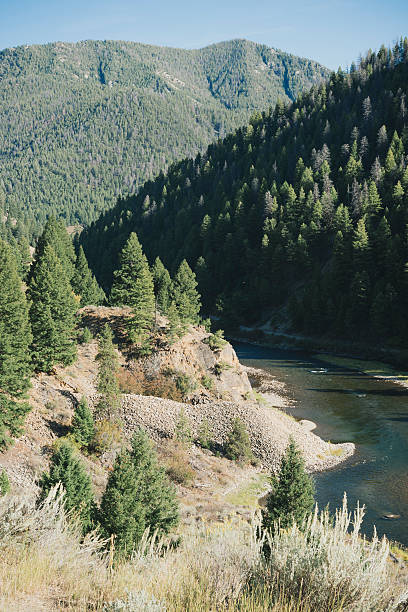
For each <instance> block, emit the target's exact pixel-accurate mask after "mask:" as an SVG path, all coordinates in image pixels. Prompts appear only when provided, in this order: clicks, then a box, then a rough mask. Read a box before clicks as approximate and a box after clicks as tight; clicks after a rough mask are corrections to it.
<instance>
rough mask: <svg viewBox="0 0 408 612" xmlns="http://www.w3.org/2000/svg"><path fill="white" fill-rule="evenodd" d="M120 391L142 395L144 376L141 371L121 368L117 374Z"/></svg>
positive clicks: (144, 383) (144, 382)
mask: <svg viewBox="0 0 408 612" xmlns="http://www.w3.org/2000/svg"><path fill="white" fill-rule="evenodd" d="M117 379H118V384H119V389H120V392H121V393H126V394H134V395H143V393H144V391H145V385H146V378H145V376H144V374H143V373H142V372H131V371H130V370H126V369H125V368H121V369H120V370H119V372H118V375H117Z"/></svg>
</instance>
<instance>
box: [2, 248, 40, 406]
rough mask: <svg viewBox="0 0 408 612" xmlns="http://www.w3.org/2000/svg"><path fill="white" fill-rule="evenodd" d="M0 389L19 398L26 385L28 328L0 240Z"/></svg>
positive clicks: (19, 292)
mask: <svg viewBox="0 0 408 612" xmlns="http://www.w3.org/2000/svg"><path fill="white" fill-rule="evenodd" d="M0 287H1V291H0V389H1V390H2V391H5V392H7V393H10V394H11V395H17V396H18V395H21V394H23V393H24V392H25V391H26V390H27V389H28V387H29V385H30V376H31V374H32V363H31V356H30V350H29V347H30V344H31V342H32V335H31V326H30V321H29V317H28V305H27V301H26V298H25V295H24V292H23V287H22V284H21V280H20V277H19V275H18V272H17V265H16V261H15V258H14V256H13V253H12V250H11V247H10V246H9V245H8V244H7V243H5V242H4V241H3V240H0Z"/></svg>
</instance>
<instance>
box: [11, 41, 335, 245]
mask: <svg viewBox="0 0 408 612" xmlns="http://www.w3.org/2000/svg"><path fill="white" fill-rule="evenodd" d="M327 75H328V71H327V70H326V69H325V68H324V67H322V66H320V65H319V64H317V63H315V62H312V61H309V60H306V59H303V58H299V57H295V56H293V55H289V54H287V53H283V52H281V51H278V50H276V49H272V48H268V47H266V46H263V45H258V44H254V43H251V42H248V41H245V40H233V41H230V42H224V43H219V44H216V45H212V46H210V47H206V48H204V49H200V50H190V51H189V50H182V49H172V48H164V47H154V46H149V45H142V44H138V43H133V42H122V41H117V42H115V41H84V42H80V43H75V44H73V43H65V42H57V43H52V44H48V45H43V46H24V47H17V48H12V49H5V50H3V51H2V52H1V53H0V150H1V173H0V206H1V209H2V210H3V211H4V220H5V221H7V219H8V223H7V222H6V224H5V226H0V229H1V230H2V232H3V235H4V234H6V235H7V233H8V234H10V232H11V231H14V234H17V237H19V235H20V234H21V233H22V231H28V234H29V237H31V236H32V234H34V235H36V234H37V232H38V228H40V227H41V226H42V225H43V223H44V221H45V219H46V218H47V216H48V215H49V214H50V213H54V214H57V215H60V216H61V217H62V218H64V220H65V221H66V224H67V225H70V224H74V225H75V224H78V223H79V224H87V223H89V222H90V221H93V220H95V219H96V218H97V217H98V216H99V214H100V213H101V212H102V211H104V210H106V209H107V208H109V207H110V206H112V204H113V203H114V202H115V200H116V198H117V197H118V196H119V195H126V194H129V193H133V192H134V191H135V190H136V189H137V188H138V187H140V186H141V185H142V184H143V183H144V182H145V181H146V180H147V179H150V178H152V177H154V176H156V175H157V174H158V172H159V171H164V170H165V169H166V168H167V166H168V165H169V164H170V163H171V162H173V161H175V160H177V159H180V158H182V157H184V156H192V155H195V154H196V153H197V152H198V151H200V150H201V151H202V150H204V148H205V147H206V146H207V145H208V144H209V143H210V142H211V141H214V140H216V139H217V138H219V137H221V138H222V137H224V136H225V134H226V133H228V132H230V131H232V130H233V129H235V128H237V127H238V126H239V125H242V124H243V123H245V122H247V121H248V119H249V116H250V115H251V113H252V112H253V111H254V110H255V109H258V108H267V107H268V106H270V105H273V104H275V102H276V99H277V97H278V96H280V97H281V98H282V99H283V100H293V99H294V98H295V97H296V96H297V95H298V94H299V92H301V91H303V90H304V89H307V88H309V87H310V86H311V85H313V84H314V83H316V82H320V81H321V80H322V79H324V78H325V77H327ZM15 220H18V221H21V223H22V225H23V228H22V227H21V226H20V224H19V225H18V226H17V228H15V227H14V225H15Z"/></svg>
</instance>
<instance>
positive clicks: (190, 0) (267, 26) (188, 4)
mask: <svg viewBox="0 0 408 612" xmlns="http://www.w3.org/2000/svg"><path fill="white" fill-rule="evenodd" d="M0 9H1V10H0V16H1V17H0V48H5V47H12V46H17V45H23V44H40V43H46V42H53V41H57V40H63V41H72V42H75V41H78V40H85V39H111V40H132V41H137V42H143V43H151V44H157V45H167V46H173V47H184V48H198V47H204V46H205V45H208V44H210V43H214V42H219V41H221V40H229V39H231V38H247V39H249V40H253V41H256V42H261V43H264V44H266V45H269V46H271V47H277V48H280V49H283V50H285V51H289V52H291V53H295V54H296V55H301V56H304V57H309V58H312V59H315V60H317V61H319V62H321V63H322V64H325V65H326V66H328V67H329V68H333V69H336V68H337V67H338V66H339V65H341V66H342V67H346V66H348V65H350V63H351V62H352V61H353V60H355V59H357V58H358V55H359V54H360V53H361V54H364V53H365V52H366V51H367V50H368V49H369V48H370V47H371V48H372V49H378V47H379V46H380V45H381V44H382V43H384V44H386V45H389V44H392V43H393V42H394V41H395V40H396V39H397V38H398V37H399V36H401V35H402V36H407V35H408V0H354V1H353V0H326V1H323V0H303V1H302V0H291V1H285V0H280V1H279V2H278V1H276V0H252V1H251V0H150V2H149V1H142V0H115V1H108V0H98V1H96V0H0Z"/></svg>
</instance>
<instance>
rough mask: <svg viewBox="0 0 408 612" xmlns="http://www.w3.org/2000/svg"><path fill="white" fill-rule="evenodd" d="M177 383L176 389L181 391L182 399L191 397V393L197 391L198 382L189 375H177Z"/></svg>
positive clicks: (181, 373)
mask: <svg viewBox="0 0 408 612" xmlns="http://www.w3.org/2000/svg"><path fill="white" fill-rule="evenodd" d="M175 381H176V387H177V389H178V390H179V391H180V393H181V395H182V397H186V396H187V395H190V393H192V392H193V391H195V390H196V389H197V382H196V381H195V379H194V378H193V377H192V376H189V375H188V374H184V373H183V372H179V373H177V374H176V377H175Z"/></svg>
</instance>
